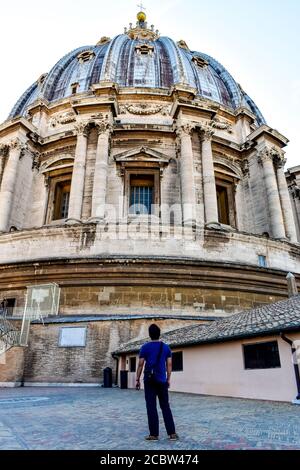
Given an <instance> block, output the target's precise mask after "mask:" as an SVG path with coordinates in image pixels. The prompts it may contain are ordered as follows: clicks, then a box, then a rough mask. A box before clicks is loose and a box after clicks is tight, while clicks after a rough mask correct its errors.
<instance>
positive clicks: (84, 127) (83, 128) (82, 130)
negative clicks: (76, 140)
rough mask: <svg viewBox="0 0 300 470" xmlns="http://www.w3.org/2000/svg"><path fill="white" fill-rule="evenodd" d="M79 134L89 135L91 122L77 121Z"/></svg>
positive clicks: (76, 127) (76, 128) (76, 125)
mask: <svg viewBox="0 0 300 470" xmlns="http://www.w3.org/2000/svg"><path fill="white" fill-rule="evenodd" d="M74 128H75V131H76V134H77V135H83V136H84V137H87V136H88V132H89V123H88V122H77V123H76V124H75V126H74Z"/></svg>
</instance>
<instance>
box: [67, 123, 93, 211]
mask: <svg viewBox="0 0 300 470" xmlns="http://www.w3.org/2000/svg"><path fill="white" fill-rule="evenodd" d="M87 144H88V128H87V125H86V124H84V123H81V124H79V125H78V126H77V145H76V151H75V161H74V167H73V174H72V183H71V192H70V203H69V214H68V218H69V219H75V220H81V214H82V204H83V192H84V183H85V170H86V157H87Z"/></svg>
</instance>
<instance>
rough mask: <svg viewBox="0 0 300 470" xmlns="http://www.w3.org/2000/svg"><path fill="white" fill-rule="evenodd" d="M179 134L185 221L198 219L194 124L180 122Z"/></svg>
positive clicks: (190, 221) (182, 200) (189, 221)
mask: <svg viewBox="0 0 300 470" xmlns="http://www.w3.org/2000/svg"><path fill="white" fill-rule="evenodd" d="M176 132H177V135H178V136H179V138H180V148H181V154H180V180H181V202H182V216H183V223H193V222H195V220H196V191H195V182H194V158H193V147H192V138H191V134H192V132H193V126H192V125H190V124H188V123H187V124H179V125H178V127H177V130H176Z"/></svg>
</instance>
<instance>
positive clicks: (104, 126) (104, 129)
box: [95, 121, 113, 135]
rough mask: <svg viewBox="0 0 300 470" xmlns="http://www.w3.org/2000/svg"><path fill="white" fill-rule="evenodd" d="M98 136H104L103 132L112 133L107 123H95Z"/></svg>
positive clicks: (111, 127)
mask: <svg viewBox="0 0 300 470" xmlns="http://www.w3.org/2000/svg"><path fill="white" fill-rule="evenodd" d="M95 124H96V127H97V132H98V135H101V134H104V133H105V132H107V133H109V134H110V133H111V132H112V131H113V126H112V125H111V124H110V123H109V122H107V121H99V122H96V123H95Z"/></svg>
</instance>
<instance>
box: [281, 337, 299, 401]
mask: <svg viewBox="0 0 300 470" xmlns="http://www.w3.org/2000/svg"><path fill="white" fill-rule="evenodd" d="M280 336H281V338H282V339H283V341H285V342H286V343H287V344H289V345H290V346H291V351H292V358H293V364H294V371H295V377H296V383H297V389H298V395H297V398H296V401H298V400H299V401H300V372H299V366H298V363H297V362H295V361H294V357H296V352H297V350H296V348H295V346H294V342H293V341H292V340H291V339H289V338H287V337H286V336H285V335H284V333H280ZM299 404H300V403H299Z"/></svg>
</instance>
